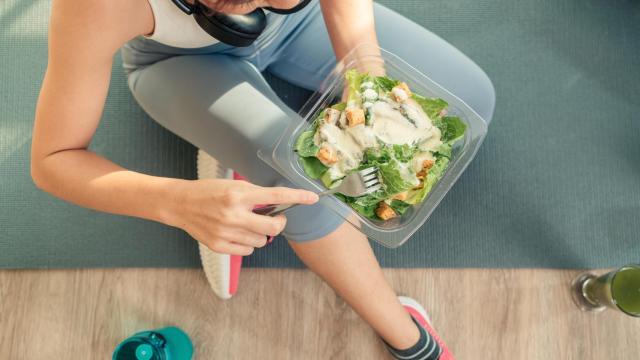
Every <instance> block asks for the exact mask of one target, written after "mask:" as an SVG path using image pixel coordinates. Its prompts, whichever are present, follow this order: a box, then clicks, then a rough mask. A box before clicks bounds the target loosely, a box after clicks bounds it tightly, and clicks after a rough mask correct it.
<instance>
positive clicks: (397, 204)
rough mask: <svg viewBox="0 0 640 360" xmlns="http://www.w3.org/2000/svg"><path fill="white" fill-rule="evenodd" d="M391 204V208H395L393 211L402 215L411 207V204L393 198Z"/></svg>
mask: <svg viewBox="0 0 640 360" xmlns="http://www.w3.org/2000/svg"><path fill="white" fill-rule="evenodd" d="M389 206H391V208H392V209H393V211H395V212H396V214H399V215H402V214H404V213H405V211H407V209H408V208H409V206H411V204H409V203H406V202H404V201H401V200H396V199H393V200H391V204H389Z"/></svg>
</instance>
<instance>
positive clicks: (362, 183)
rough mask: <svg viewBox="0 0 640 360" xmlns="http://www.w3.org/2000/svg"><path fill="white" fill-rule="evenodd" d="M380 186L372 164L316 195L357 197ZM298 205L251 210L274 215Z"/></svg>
mask: <svg viewBox="0 0 640 360" xmlns="http://www.w3.org/2000/svg"><path fill="white" fill-rule="evenodd" d="M381 187H382V185H381V184H380V178H379V176H378V168H376V167H375V166H372V167H368V168H366V169H362V170H360V171H355V172H352V173H351V174H349V175H347V176H346V177H345V178H344V179H343V180H342V182H341V183H340V184H339V185H338V186H336V187H334V188H332V189H329V190H325V191H323V192H321V193H319V194H318V196H325V195H331V194H335V193H340V194H343V195H346V196H349V197H359V196H364V195H367V194H371V193H372V192H374V191H377V190H379V189H380V188H381ZM298 205H299V204H280V205H267V206H265V207H262V208H258V209H254V210H253V212H254V213H256V214H260V215H268V216H276V215H278V214H281V213H283V212H284V211H286V210H289V209H291V208H292V207H295V206H298Z"/></svg>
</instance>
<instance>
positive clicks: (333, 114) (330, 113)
mask: <svg viewBox="0 0 640 360" xmlns="http://www.w3.org/2000/svg"><path fill="white" fill-rule="evenodd" d="M339 118H340V110H336V109H332V108H328V109H326V110H325V111H324V122H325V123H327V124H333V125H335V124H336V123H337V122H338V119H339Z"/></svg>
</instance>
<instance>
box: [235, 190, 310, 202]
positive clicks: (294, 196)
mask: <svg viewBox="0 0 640 360" xmlns="http://www.w3.org/2000/svg"><path fill="white" fill-rule="evenodd" d="M246 200H247V201H249V202H250V204H251V205H256V204H313V203H315V202H316V201H318V195H317V194H315V193H313V192H311V191H307V190H301V189H291V188H286V187H259V186H256V188H255V189H253V190H252V191H250V192H248V193H247V198H246Z"/></svg>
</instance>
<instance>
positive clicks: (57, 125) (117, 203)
mask: <svg viewBox="0 0 640 360" xmlns="http://www.w3.org/2000/svg"><path fill="white" fill-rule="evenodd" d="M147 7H148V4H147V2H146V0H111V1H82V2H81V3H78V2H77V1H74V0H54V1H53V4H52V12H51V23H50V28H49V59H48V66H47V71H46V74H45V77H44V82H43V85H42V89H41V92H40V97H39V100H38V105H37V108H36V119H35V126H34V131H33V143H32V149H31V173H32V177H33V180H34V182H35V183H36V185H37V186H38V187H40V188H41V189H43V190H45V191H47V192H50V193H51V194H53V195H56V196H58V197H61V198H63V199H65V200H67V201H70V202H73V203H75V204H78V205H81V206H85V207H89V208H92V209H96V210H101V211H107V212H111V213H117V214H125V215H132V216H137V217H142V218H146V219H152V220H156V221H163V220H164V215H163V214H162V209H163V208H165V207H164V206H161V204H160V200H161V198H163V197H164V196H165V195H167V194H164V189H166V188H167V184H166V183H168V182H171V181H172V180H170V179H160V178H155V177H151V176H146V175H142V174H138V173H134V172H131V171H126V170H125V169H123V168H122V167H120V166H118V165H116V164H114V163H112V162H110V161H109V160H107V159H104V158H102V157H100V156H99V155H96V154H95V153H93V152H90V151H88V150H87V147H88V146H89V143H90V142H91V139H92V137H93V134H94V132H95V130H96V128H97V126H98V123H99V121H100V117H101V116H102V110H103V107H104V103H105V99H106V96H107V91H108V88H109V80H110V77H111V66H112V60H113V56H114V55H115V53H116V51H117V50H118V48H119V47H120V46H121V45H122V44H123V43H124V42H126V41H127V40H128V39H130V38H133V37H135V36H137V35H138V34H142V33H148V32H151V31H152V29H153V17H152V16H151V12H150V11H149V9H147ZM143 14H146V15H147V16H141V15H143Z"/></svg>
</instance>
